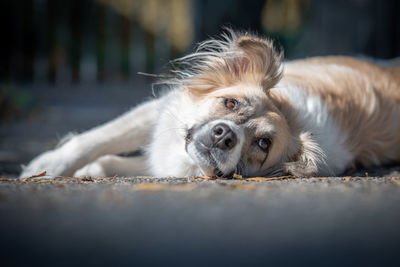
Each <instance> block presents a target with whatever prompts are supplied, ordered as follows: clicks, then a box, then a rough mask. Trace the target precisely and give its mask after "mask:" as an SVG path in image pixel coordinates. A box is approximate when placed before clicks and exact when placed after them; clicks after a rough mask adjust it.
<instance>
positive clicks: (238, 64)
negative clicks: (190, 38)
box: [172, 29, 283, 95]
mask: <svg viewBox="0 0 400 267" xmlns="http://www.w3.org/2000/svg"><path fill="white" fill-rule="evenodd" d="M282 58H283V53H278V52H277V51H276V49H275V48H274V45H273V42H272V41H271V40H268V39H261V38H259V37H256V36H255V35H252V34H250V33H247V32H245V33H239V32H234V31H233V30H230V29H227V30H226V32H225V33H224V34H222V35H221V39H211V40H207V41H205V42H202V43H200V44H199V45H198V48H197V50H196V51H195V52H194V53H192V54H189V55H187V56H185V57H182V58H179V59H176V60H174V61H173V62H172V64H173V67H174V68H173V70H172V72H173V73H174V74H175V75H176V79H175V83H178V84H180V85H182V86H183V88H185V89H187V90H188V91H189V92H190V93H192V94H194V95H203V94H207V93H209V92H211V91H213V90H215V89H217V88H221V87H229V86H231V85H234V84H237V83H239V82H241V83H252V84H259V85H261V86H262V87H263V88H264V90H265V91H267V90H268V89H270V88H271V87H273V86H274V85H275V84H277V83H278V82H279V80H280V78H281V76H282V71H283V67H282Z"/></svg>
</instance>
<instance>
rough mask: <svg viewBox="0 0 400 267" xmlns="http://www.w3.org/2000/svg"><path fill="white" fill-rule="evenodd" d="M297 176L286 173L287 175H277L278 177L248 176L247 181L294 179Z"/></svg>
mask: <svg viewBox="0 0 400 267" xmlns="http://www.w3.org/2000/svg"><path fill="white" fill-rule="evenodd" d="M293 178H296V176H293V175H286V176H277V177H251V178H246V179H245V180H246V181H273V180H283V179H293Z"/></svg>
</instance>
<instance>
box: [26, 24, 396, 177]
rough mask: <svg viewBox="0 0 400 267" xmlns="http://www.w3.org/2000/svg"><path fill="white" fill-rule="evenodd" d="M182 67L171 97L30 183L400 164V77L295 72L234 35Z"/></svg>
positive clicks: (311, 66) (72, 145) (73, 141)
mask: <svg viewBox="0 0 400 267" xmlns="http://www.w3.org/2000/svg"><path fill="white" fill-rule="evenodd" d="M172 63H173V64H172V65H173V68H172V70H171V73H172V74H173V77H169V78H167V79H161V80H160V81H159V83H160V84H164V85H165V86H167V88H168V90H166V91H165V92H164V94H163V95H162V96H160V97H158V98H157V99H154V100H150V101H147V102H145V103H143V104H141V105H139V106H137V107H135V108H134V109H132V110H131V111H129V112H128V113H126V114H123V115H122V116H120V117H119V118H116V119H114V120H112V121H110V122H108V123H106V124H104V125H101V126H98V127H96V128H94V129H91V130H89V131H87V132H83V133H81V134H78V135H75V136H73V137H72V138H70V139H69V140H68V141H66V142H64V143H62V144H61V145H59V146H58V147H56V148H55V149H54V150H51V151H48V152H45V153H43V154H41V155H39V156H38V157H36V158H35V159H33V160H32V161H31V162H30V163H29V165H28V166H26V167H24V168H23V172H22V174H21V175H20V176H21V177H28V176H31V175H34V174H38V173H40V172H43V171H46V172H47V174H49V175H62V176H85V175H88V176H103V177H104V176H113V175H120V176H138V175H145V176H154V177H191V176H200V175H207V176H219V177H232V175H234V174H237V175H242V176H243V177H251V176H265V177H268V176H278V175H286V174H288V175H294V176H297V177H312V176H328V175H338V174H341V173H343V172H344V171H346V170H347V169H349V168H354V167H356V166H364V167H371V166H377V165H383V164H389V163H395V162H399V161H400V67H386V66H381V65H376V64H373V63H370V62H367V61H363V60H360V59H355V58H351V57H342V56H332V57H315V58H308V59H303V60H295V61H291V62H283V55H282V53H281V52H278V51H277V49H275V47H274V45H273V42H272V41H271V40H269V39H265V38H262V37H258V36H256V35H253V34H249V33H240V32H234V31H228V32H225V33H223V34H222V35H221V36H220V37H219V38H217V39H211V40H207V41H205V42H203V43H200V44H199V45H198V48H197V50H195V52H194V53H192V54H189V55H187V56H185V57H182V58H180V59H177V60H175V61H173V62H172ZM137 150H142V151H143V153H141V154H140V155H138V156H136V157H123V156H121V153H124V152H129V151H137Z"/></svg>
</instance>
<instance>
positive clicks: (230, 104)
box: [224, 98, 239, 110]
mask: <svg viewBox="0 0 400 267" xmlns="http://www.w3.org/2000/svg"><path fill="white" fill-rule="evenodd" d="M224 103H225V107H226V108H228V109H231V110H235V109H237V107H238V105H239V103H238V101H237V100H236V99H233V98H226V99H225V102H224Z"/></svg>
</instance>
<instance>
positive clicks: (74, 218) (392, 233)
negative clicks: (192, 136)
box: [0, 171, 400, 266]
mask: <svg viewBox="0 0 400 267" xmlns="http://www.w3.org/2000/svg"><path fill="white" fill-rule="evenodd" d="M391 174H392V175H391V176H390V177H378V178H377V177H340V178H326V177H321V178H311V179H300V178H297V179H294V178H281V179H278V178H276V179H262V178H256V179H250V180H222V179H216V180H210V179H203V178H197V179H195V178H190V179H188V178H181V179H156V178H120V177H114V178H81V179H78V178H62V177H59V178H54V177H47V176H42V177H37V178H31V179H25V180H16V179H9V178H2V179H1V180H0V218H1V221H0V237H1V244H2V248H1V250H0V251H1V252H0V253H1V254H2V255H1V261H2V263H7V265H24V266H27V265H30V266H32V265H40V266H43V265H52V266H73V265H86V264H90V265H95V266H97V265H128V266H138V265H142V266H149V265H161V266H170V265H171V266H177V265H183V266H210V265H214V266H249V265H258V266H278V265H279V266H281V265H287V266H310V265H314V266H400V254H399V253H400V251H399V248H400V208H399V205H400V178H399V177H398V176H399V175H398V174H399V173H398V172H396V171H392V172H391ZM394 175H397V176H394ZM3 266H5V265H3Z"/></svg>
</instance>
